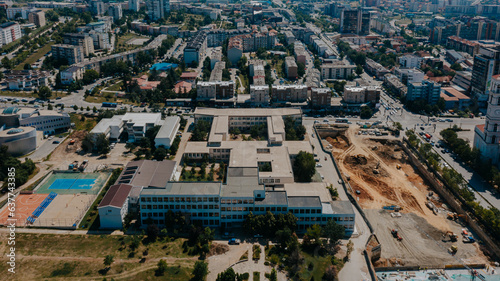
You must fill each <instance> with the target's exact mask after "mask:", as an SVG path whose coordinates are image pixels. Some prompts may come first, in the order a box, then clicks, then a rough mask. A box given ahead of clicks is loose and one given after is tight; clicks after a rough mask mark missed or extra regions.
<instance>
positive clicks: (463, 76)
mask: <svg viewBox="0 0 500 281" xmlns="http://www.w3.org/2000/svg"><path fill="white" fill-rule="evenodd" d="M471 80H472V73H471V72H469V71H456V72H455V76H454V77H453V80H451V82H452V83H453V84H454V85H456V86H459V87H460V88H462V89H464V90H466V91H467V90H469V89H470V87H471Z"/></svg>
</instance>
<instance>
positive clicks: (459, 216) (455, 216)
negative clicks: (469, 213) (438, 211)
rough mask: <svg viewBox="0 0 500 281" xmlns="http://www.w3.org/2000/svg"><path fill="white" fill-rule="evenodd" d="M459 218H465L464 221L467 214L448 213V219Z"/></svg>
mask: <svg viewBox="0 0 500 281" xmlns="http://www.w3.org/2000/svg"><path fill="white" fill-rule="evenodd" d="M459 218H461V219H463V220H464V221H467V217H466V216H465V215H459V214H457V213H448V219H449V220H454V221H456V220H458V219H459Z"/></svg>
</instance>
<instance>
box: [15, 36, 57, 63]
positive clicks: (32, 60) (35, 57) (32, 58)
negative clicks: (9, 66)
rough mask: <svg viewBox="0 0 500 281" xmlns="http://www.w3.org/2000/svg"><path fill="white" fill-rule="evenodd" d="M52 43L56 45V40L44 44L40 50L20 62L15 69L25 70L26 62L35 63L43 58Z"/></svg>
mask: <svg viewBox="0 0 500 281" xmlns="http://www.w3.org/2000/svg"><path fill="white" fill-rule="evenodd" d="M52 45H54V42H49V43H48V44H47V45H45V46H43V47H42V48H40V49H38V51H37V52H36V53H34V54H31V55H30V56H29V57H28V58H27V59H26V60H25V61H23V62H22V63H20V64H19V65H18V66H16V67H15V68H14V69H15V70H23V69H24V65H25V64H33V63H35V62H36V61H37V60H39V59H40V58H42V57H43V56H44V55H45V54H47V53H48V52H50V50H51V48H52Z"/></svg>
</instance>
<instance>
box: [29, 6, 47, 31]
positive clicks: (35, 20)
mask: <svg viewBox="0 0 500 281" xmlns="http://www.w3.org/2000/svg"><path fill="white" fill-rule="evenodd" d="M28 20H29V22H31V23H32V24H35V25H36V26H38V27H42V26H45V24H46V22H45V12H44V11H42V10H35V11H32V12H30V13H29V14H28Z"/></svg>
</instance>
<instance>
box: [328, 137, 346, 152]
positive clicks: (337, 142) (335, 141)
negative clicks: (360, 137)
mask: <svg viewBox="0 0 500 281" xmlns="http://www.w3.org/2000/svg"><path fill="white" fill-rule="evenodd" d="M326 141H327V142H328V143H329V144H331V145H332V146H333V147H334V148H337V149H345V148H348V147H349V146H350V145H351V144H350V143H349V139H347V137H346V136H345V135H344V134H340V135H338V136H336V137H335V138H332V137H327V138H326Z"/></svg>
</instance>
